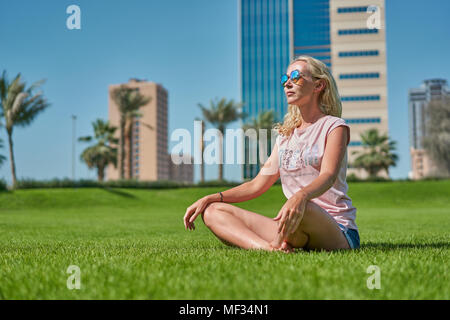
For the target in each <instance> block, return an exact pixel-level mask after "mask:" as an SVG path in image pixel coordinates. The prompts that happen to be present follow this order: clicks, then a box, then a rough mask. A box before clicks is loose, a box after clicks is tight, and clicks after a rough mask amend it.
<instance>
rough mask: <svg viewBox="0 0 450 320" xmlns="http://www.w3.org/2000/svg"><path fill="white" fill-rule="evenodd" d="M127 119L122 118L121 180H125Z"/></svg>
mask: <svg viewBox="0 0 450 320" xmlns="http://www.w3.org/2000/svg"><path fill="white" fill-rule="evenodd" d="M124 142H125V119H124V118H123V116H121V118H120V139H119V145H120V152H119V153H120V157H119V175H120V179H124V171H125V145H124Z"/></svg>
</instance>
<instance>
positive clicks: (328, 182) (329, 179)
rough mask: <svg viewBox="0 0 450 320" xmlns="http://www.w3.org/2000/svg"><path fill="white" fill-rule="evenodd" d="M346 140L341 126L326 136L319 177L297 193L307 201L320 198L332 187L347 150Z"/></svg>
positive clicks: (345, 129)
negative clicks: (301, 194)
mask: <svg viewBox="0 0 450 320" xmlns="http://www.w3.org/2000/svg"><path fill="white" fill-rule="evenodd" d="M347 139H348V132H347V128H345V127H343V126H340V127H337V128H336V129H334V130H333V131H331V132H330V134H329V135H328V137H327V142H326V145H325V152H324V155H323V159H322V164H321V167H320V173H319V176H318V177H317V178H316V179H314V181H313V182H311V183H310V184H309V185H307V186H306V187H305V188H303V189H301V190H300V191H299V192H301V193H303V194H304V195H305V196H306V199H307V200H311V199H314V198H317V197H319V196H321V195H322V194H323V193H325V192H326V191H327V190H328V189H330V188H331V187H332V186H333V184H334V182H335V181H336V178H337V176H338V174H339V169H340V167H341V162H342V159H343V158H344V155H345V151H346V149H347V141H348V140H347Z"/></svg>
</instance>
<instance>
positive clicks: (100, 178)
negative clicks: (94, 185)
mask: <svg viewBox="0 0 450 320" xmlns="http://www.w3.org/2000/svg"><path fill="white" fill-rule="evenodd" d="M97 178H98V181H100V182H103V181H104V180H105V166H103V165H100V166H98V167H97Z"/></svg>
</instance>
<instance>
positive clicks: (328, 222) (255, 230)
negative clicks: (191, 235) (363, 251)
mask: <svg viewBox="0 0 450 320" xmlns="http://www.w3.org/2000/svg"><path fill="white" fill-rule="evenodd" d="M202 219H203V222H204V223H205V225H206V226H207V227H208V228H209V229H210V230H211V231H212V232H213V233H214V234H215V235H216V237H217V238H219V240H221V241H222V242H223V243H225V244H226V245H229V246H236V247H240V248H243V249H264V250H270V244H269V243H270V242H271V241H273V240H274V239H275V237H276V235H277V229H278V222H277V221H273V220H272V219H271V218H268V217H266V216H263V215H260V214H257V213H255V212H252V211H248V210H245V209H242V208H239V207H236V206H234V205H231V204H229V203H222V202H213V203H210V204H209V205H208V206H207V207H206V209H205V210H204V212H203V213H202ZM287 242H288V243H289V244H290V245H291V246H292V247H293V248H305V249H318V250H320V249H324V250H334V249H348V248H349V245H348V242H347V239H346V238H345V236H344V235H343V234H342V231H341V229H340V228H339V226H338V225H337V223H336V221H335V220H334V219H333V217H331V216H330V215H329V214H328V213H327V212H326V211H325V210H324V209H322V208H321V207H320V206H318V205H316V204H315V203H313V202H311V201H308V204H307V205H306V209H305V213H304V215H303V220H302V222H301V223H300V225H299V227H298V228H297V230H296V231H295V232H294V233H292V234H291V235H290V236H289V238H288V239H287Z"/></svg>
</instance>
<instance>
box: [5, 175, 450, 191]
mask: <svg viewBox="0 0 450 320" xmlns="http://www.w3.org/2000/svg"><path fill="white" fill-rule="evenodd" d="M442 179H443V178H436V177H430V178H426V179H423V180H425V181H435V180H442ZM249 180H250V179H245V180H244V182H246V181H249ZM423 180H422V181H423ZM396 181H411V180H409V179H401V180H392V179H386V178H382V177H375V178H366V179H360V178H358V177H356V175H354V174H351V175H348V176H347V182H396ZM241 183H242V182H235V181H226V180H223V181H220V180H209V181H204V182H197V183H188V182H179V181H171V180H158V181H138V180H112V181H105V182H99V181H97V180H87V179H80V180H71V179H67V178H66V179H57V178H55V179H51V180H34V179H22V180H18V181H17V186H16V189H37V188H136V189H170V188H189V187H235V186H238V185H240V184H241ZM275 184H276V185H281V180H280V179H278V180H277V181H276V182H275ZM6 190H8V185H7V183H6V181H5V180H3V179H0V192H1V191H6Z"/></svg>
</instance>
